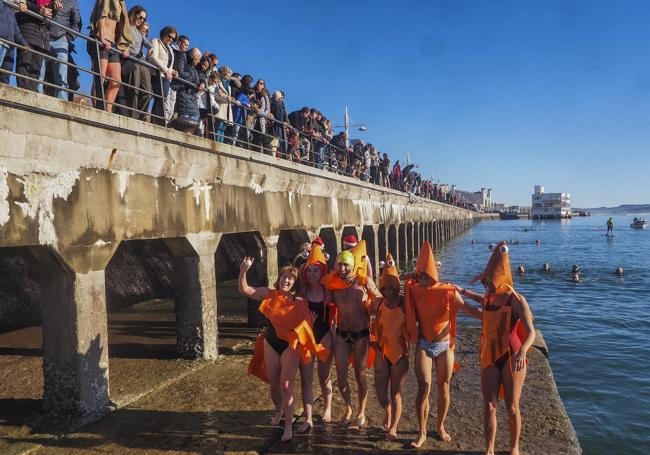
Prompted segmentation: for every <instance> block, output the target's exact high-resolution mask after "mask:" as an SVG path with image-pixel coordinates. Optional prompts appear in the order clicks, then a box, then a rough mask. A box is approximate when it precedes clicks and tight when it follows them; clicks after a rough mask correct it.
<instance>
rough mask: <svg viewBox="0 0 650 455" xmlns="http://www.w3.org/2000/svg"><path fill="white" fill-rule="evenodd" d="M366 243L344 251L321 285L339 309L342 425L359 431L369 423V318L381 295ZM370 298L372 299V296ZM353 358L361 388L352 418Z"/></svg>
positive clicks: (336, 341)
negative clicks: (370, 269) (350, 376)
mask: <svg viewBox="0 0 650 455" xmlns="http://www.w3.org/2000/svg"><path fill="white" fill-rule="evenodd" d="M365 257H366V252H365V242H364V241H361V242H360V243H359V244H358V245H356V246H355V247H354V248H352V249H351V250H350V251H343V252H341V253H340V254H339V256H338V257H337V259H336V268H335V270H334V271H333V272H331V273H328V274H327V275H326V276H325V277H323V280H322V283H323V285H324V286H325V288H326V289H328V290H330V291H332V299H333V301H334V304H335V305H336V313H337V318H336V320H337V326H336V336H335V337H334V358H335V360H336V378H337V382H338V386H339V391H340V392H341V395H342V396H343V401H344V402H345V410H344V412H343V416H342V417H341V423H342V424H345V425H347V426H348V428H349V429H359V428H360V427H362V426H363V425H365V423H366V415H365V412H366V404H367V403H368V380H367V377H366V368H367V363H368V354H369V348H370V315H371V314H374V312H375V311H376V307H375V305H376V304H377V303H378V302H379V299H381V294H380V293H379V290H378V289H377V287H376V286H375V283H374V282H373V281H372V279H371V278H370V277H368V276H366V270H367V267H366V262H365ZM369 294H370V295H369ZM350 354H352V363H353V365H354V376H355V379H356V382H357V386H358V399H359V408H358V412H357V414H356V417H355V418H354V419H353V420H352V421H350V419H351V418H352V413H353V408H352V393H351V389H350V383H349V381H348V362H349V358H350Z"/></svg>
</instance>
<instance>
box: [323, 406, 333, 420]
mask: <svg viewBox="0 0 650 455" xmlns="http://www.w3.org/2000/svg"><path fill="white" fill-rule="evenodd" d="M331 421H332V410H331V409H326V410H325V412H324V413H323V422H325V423H327V422H331Z"/></svg>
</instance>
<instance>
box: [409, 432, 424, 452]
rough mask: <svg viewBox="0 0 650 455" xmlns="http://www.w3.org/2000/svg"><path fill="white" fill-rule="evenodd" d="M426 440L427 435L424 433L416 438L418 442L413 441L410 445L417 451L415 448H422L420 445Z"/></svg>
mask: <svg viewBox="0 0 650 455" xmlns="http://www.w3.org/2000/svg"><path fill="white" fill-rule="evenodd" d="M426 440H427V435H426V433H425V434H420V436H419V437H418V440H417V441H413V442H412V443H411V445H412V446H413V447H415V448H416V449H417V448H419V447H422V444H424V441H426Z"/></svg>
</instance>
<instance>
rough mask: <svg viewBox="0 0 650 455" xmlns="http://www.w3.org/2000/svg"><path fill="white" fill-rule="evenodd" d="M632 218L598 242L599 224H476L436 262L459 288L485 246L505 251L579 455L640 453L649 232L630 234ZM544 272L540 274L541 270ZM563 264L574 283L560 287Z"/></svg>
mask: <svg viewBox="0 0 650 455" xmlns="http://www.w3.org/2000/svg"><path fill="white" fill-rule="evenodd" d="M632 218H633V217H615V218H614V221H615V231H614V232H615V236H614V237H613V238H607V237H605V236H604V234H605V221H606V217H589V218H574V219H573V220H567V221H531V220H515V221H495V222H482V223H479V224H478V225H476V226H475V227H473V228H472V229H471V230H470V231H468V232H466V233H464V234H462V235H460V236H458V237H456V238H455V239H453V240H452V241H451V242H449V243H448V244H447V245H445V246H444V247H442V249H441V250H440V251H438V252H437V255H438V259H439V260H440V261H442V264H443V267H442V269H441V276H442V278H443V279H444V280H448V281H453V282H456V283H459V284H461V285H466V284H467V283H468V282H469V280H470V279H471V278H472V277H474V276H475V275H476V274H478V273H479V272H481V271H482V269H483V267H484V266H485V263H486V261H487V259H488V257H489V251H488V245H489V244H490V243H496V242H498V241H500V240H505V241H508V242H510V241H513V242H512V243H510V260H511V265H512V269H513V274H514V279H515V287H516V288H517V290H518V291H519V292H521V293H522V294H524V295H525V296H526V297H527V299H528V302H529V303H530V305H531V309H532V311H533V314H534V315H535V324H536V326H537V328H539V329H540V330H541V331H542V332H543V334H544V338H545V340H546V342H547V344H548V346H549V351H550V361H551V367H552V368H553V374H554V376H555V379H556V382H557V386H558V389H559V391H560V394H561V396H562V399H563V400H564V404H565V406H566V408H567V411H568V413H569V416H570V417H571V420H572V422H573V425H574V427H575V428H576V431H577V433H578V437H579V438H580V444H581V445H582V448H583V451H584V453H585V454H588V455H590V454H603V453H608V454H609V453H617V454H618V453H621V454H622V453H625V454H647V453H649V452H650V311H648V309H647V308H645V306H646V305H647V304H648V303H650V230H635V229H631V228H630V223H631V221H632ZM472 240H474V241H475V242H476V243H474V244H472V243H471V241H472ZM536 240H540V241H541V244H540V245H536V244H535V241H536ZM515 242H518V244H516V243H515ZM545 262H548V263H549V264H550V266H551V271H550V272H543V271H542V270H541V269H542V265H543V264H544V263H545ZM519 264H523V265H524V266H525V267H526V273H525V274H524V275H521V276H518V275H517V274H516V267H517V265H519ZM573 264H577V265H579V266H580V269H581V271H582V279H583V281H582V283H579V284H575V283H572V282H571V281H570V278H571V273H570V272H571V267H572V265H573ZM617 267H623V269H624V276H623V277H618V276H616V274H615V273H614V272H615V270H616V268H617ZM473 289H474V290H476V291H481V289H479V287H476V286H474V287H473ZM524 417H525V416H524Z"/></svg>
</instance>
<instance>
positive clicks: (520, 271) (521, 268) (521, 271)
mask: <svg viewBox="0 0 650 455" xmlns="http://www.w3.org/2000/svg"><path fill="white" fill-rule="evenodd" d="M517 273H520V274H522V275H523V274H524V273H526V269H525V268H524V266H523V265H520V266H518V267H517Z"/></svg>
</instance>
